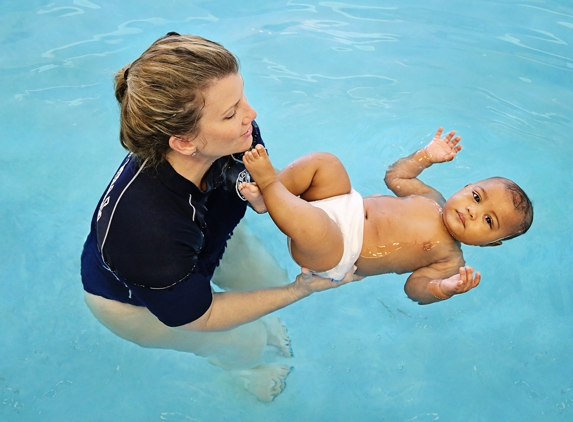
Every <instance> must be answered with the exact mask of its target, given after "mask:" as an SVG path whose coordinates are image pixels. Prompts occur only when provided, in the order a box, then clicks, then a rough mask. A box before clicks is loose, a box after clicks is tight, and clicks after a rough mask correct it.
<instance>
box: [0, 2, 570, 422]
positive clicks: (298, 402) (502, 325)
mask: <svg viewBox="0 0 573 422" xmlns="http://www.w3.org/2000/svg"><path fill="white" fill-rule="evenodd" d="M353 1H354V2H353V3H340V2H328V1H306V2H303V1H296V0H292V1H291V0H283V1H277V0H265V1H261V0H251V1H248V2H231V1H192V0H191V1H190V0H187V1H181V0H173V1H170V2H167V3H164V2H157V1H150V0H142V1H133V0H131V1H123V2H115V1H110V0H103V1H93V2H92V1H89V0H75V1H54V2H49V1H40V0H29V1H26V2H2V3H0V12H1V13H0V16H1V18H0V20H1V22H2V25H1V26H0V28H1V29H0V47H1V51H2V54H1V55H0V63H1V68H0V72H1V76H2V77H1V78H0V90H1V93H2V95H1V96H0V98H1V100H0V107H1V109H0V111H1V115H2V119H1V122H2V131H1V135H0V136H1V139H2V154H1V157H0V161H1V165H0V182H1V183H0V197H1V203H2V206H1V208H0V210H1V214H0V215H1V218H0V230H1V233H2V242H1V244H0V254H1V255H0V256H1V258H0V259H1V261H0V269H1V274H2V275H1V277H2V282H1V283H0V327H1V330H0V333H1V335H0V350H1V355H2V358H1V359H0V420H2V421H16V420H17V421H62V420H72V421H108V420H109V421H111V420H118V421H155V420H157V421H161V420H167V421H322V420H325V421H326V420H329V421H346V420H349V421H350V420H360V421H383V420H384V421H416V422H418V421H434V420H440V421H545V420H547V421H557V420H563V421H568V420H572V419H573V363H572V359H571V347H572V343H571V341H572V340H571V339H572V336H573V311H572V309H573V287H572V284H571V275H570V271H569V268H568V264H569V262H570V260H571V256H572V251H573V248H572V245H571V235H572V234H573V231H572V227H573V225H572V222H571V221H572V219H571V214H572V212H573V197H572V195H571V194H570V193H571V192H572V191H573V186H572V182H571V174H572V172H571V157H572V155H573V142H572V140H571V133H572V116H573V49H572V47H571V46H572V45H573V4H572V3H571V2H570V1H564V0H561V1H557V0H548V1H544V2H540V1H536V0H525V1H486V0H479V1H473V2H452V1H445V0H433V1H422V0H406V1H400V2H397V1H396V2H388V1H374V0H353ZM168 31H178V32H181V33H194V34H198V35H202V36H204V37H206V38H210V39H213V40H216V41H218V42H221V43H222V44H224V45H225V46H226V47H227V48H229V49H230V50H231V51H233V52H234V53H235V54H237V56H238V57H239V58H240V61H241V68H242V74H243V77H244V79H245V92H246V94H247V96H248V99H249V101H250V103H251V104H252V105H253V106H254V107H255V108H256V109H257V110H258V113H259V116H258V118H257V121H258V123H259V125H260V127H261V130H262V134H263V138H264V139H265V142H266V143H267V146H268V147H269V150H270V153H271V156H272V159H273V162H274V164H275V165H276V166H277V167H282V166H284V165H286V164H288V163H289V162H290V161H292V160H293V159H295V158H297V157H299V156H301V155H303V154H305V153H307V152H311V151H316V150H324V151H329V152H332V153H334V154H336V155H337V156H339V157H340V158H341V159H342V161H343V163H344V164H345V166H346V167H347V169H348V172H349V175H350V178H351V180H352V182H353V186H354V188H355V189H357V190H358V191H359V192H360V193H362V194H363V195H369V194H373V193H383V194H388V193H389V192H388V190H387V189H386V188H385V186H384V183H383V177H384V171H385V169H386V167H387V166H388V165H389V164H391V163H392V162H394V161H395V160H396V159H398V158H400V157H401V156H404V155H406V154H409V153H410V152H413V151H414V150H415V149H417V148H419V147H421V146H423V145H424V144H425V143H427V142H429V140H430V139H431V137H432V135H433V133H434V132H435V130H436V129H437V128H438V127H439V126H444V127H445V128H446V130H450V129H456V130H457V131H458V133H459V134H460V135H461V136H462V137H463V140H462V144H463V146H464V149H463V150H462V152H461V153H460V154H459V156H458V157H457V158H456V159H455V160H454V161H453V162H451V163H447V164H442V165H439V166H434V167H432V168H431V169H429V170H427V171H426V172H425V173H424V175H423V180H424V181H425V182H426V183H428V184H430V185H432V186H434V187H436V188H438V189H439V190H440V191H441V192H442V193H443V194H444V196H446V197H447V196H449V195H450V194H452V193H453V192H455V191H456V190H458V189H459V188H461V187H462V186H464V185H465V184H467V183H469V182H472V181H476V180H479V179H482V178H485V177H489V176H494V175H502V176H506V177H508V178H511V179H514V180H515V181H516V182H517V183H519V184H520V185H521V186H522V187H523V188H524V189H525V190H526V192H528V194H529V195H530V197H531V198H532V200H533V202H534V206H535V221H534V224H533V226H532V228H531V230H530V231H529V232H528V233H527V234H526V235H525V236H523V237H520V238H517V239H515V240H511V241H509V242H507V243H506V244H504V245H503V246H501V247H499V248H477V247H465V248H464V254H465V257H466V260H467V262H468V264H470V265H473V266H474V267H475V268H476V269H478V270H480V271H481V272H482V276H483V280H482V283H481V284H480V286H479V287H478V288H477V289H475V290H474V291H472V292H470V293H467V294H465V295H461V296H458V297H455V298H453V299H451V300H448V301H446V302H444V303H440V304H435V305H431V306H419V305H417V304H415V303H413V302H411V301H410V300H409V299H408V298H407V297H406V296H405V294H404V292H403V284H404V281H405V279H406V276H405V275H384V276H377V277H370V278H368V279H366V280H364V281H361V282H359V283H354V284H352V285H348V286H344V287H342V288H340V289H337V290H332V291H328V292H323V293H320V294H316V295H313V296H311V297H309V298H307V299H305V300H303V301H301V302H298V303H296V304H294V305H292V306H290V307H288V308H286V309H283V310H281V311H279V312H277V314H278V315H279V316H281V318H282V319H283V320H284V321H285V323H286V324H287V325H288V327H289V333H290V335H291V337H292V341H293V348H294V352H295V357H294V358H292V359H287V358H280V359H278V361H279V362H280V363H286V364H289V365H292V366H293V367H294V370H293V372H292V373H291V374H290V375H289V377H288V379H287V384H288V386H287V388H286V389H285V391H284V392H283V393H282V394H281V395H280V396H278V397H277V398H276V399H275V400H274V401H273V402H272V403H261V402H258V401H257V400H256V399H254V398H253V397H252V396H250V395H249V394H248V393H246V392H245V391H243V390H242V389H241V388H239V387H237V386H236V385H234V384H233V382H232V381H231V380H230V379H229V378H228V377H227V375H226V374H225V373H224V372H223V371H221V370H220V369H218V368H216V367H214V366H211V365H209V364H208V363H207V362H206V361H205V360H203V359H200V358H197V357H195V356H192V355H187V354H183V353H178V352H172V351H165V350H146V349H141V348H139V347H138V346H135V345H133V344H131V343H128V342H126V341H124V340H121V339H119V338H116V337H115V336H113V335H112V334H111V333H109V332H108V331H107V330H106V329H105V328H104V327H102V326H101V325H100V324H99V323H97V321H96V320H95V319H94V318H93V316H92V315H91V314H90V313H89V311H88V309H87V308H86V306H85V305H84V303H83V298H82V287H81V282H80V277H79V255H80V251H81V246H82V244H83V241H84V238H85V236H86V234H87V231H88V226H89V220H90V218H91V215H92V212H93V209H94V207H95V205H96V203H97V200H98V199H99V196H100V195H101V193H102V191H103V189H104V188H105V186H106V184H107V183H108V181H109V179H110V177H111V176H112V174H113V172H114V170H115V169H116V167H117V166H118V164H119V162H120V160H121V159H122V157H123V156H124V154H125V152H124V151H123V150H122V149H121V147H120V145H119V142H118V107H117V104H116V102H115V99H114V96H113V86H112V75H113V73H114V71H116V70H117V69H119V68H121V67H122V66H124V65H125V64H127V63H128V62H130V61H132V60H134V59H135V58H136V57H138V56H139V54H140V53H141V52H142V51H143V50H144V49H145V48H146V47H147V46H148V45H149V44H151V42H153V41H154V40H155V39H156V38H158V37H159V36H161V35H164V34H165V33H167V32H168ZM246 218H247V222H248V224H249V227H250V229H251V231H253V232H254V233H255V234H256V235H257V236H258V237H260V238H261V239H264V242H265V244H266V245H267V247H268V249H269V251H270V252H271V253H272V254H273V255H275V256H276V258H277V259H278V260H279V262H280V263H281V265H282V266H283V267H284V268H286V269H287V270H288V272H289V275H290V276H291V277H294V276H295V275H296V274H297V268H296V266H295V265H294V263H293V262H292V260H291V259H290V257H289V256H288V252H287V248H286V244H285V238H284V236H283V235H282V234H281V233H280V232H279V231H278V230H277V229H276V228H275V227H274V226H273V224H272V221H271V220H270V218H268V216H258V215H256V214H254V213H252V212H251V213H249V214H248V215H247V217H246Z"/></svg>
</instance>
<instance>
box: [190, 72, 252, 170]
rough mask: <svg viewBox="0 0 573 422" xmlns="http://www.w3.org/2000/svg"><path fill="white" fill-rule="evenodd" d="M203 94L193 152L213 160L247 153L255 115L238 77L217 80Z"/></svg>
mask: <svg viewBox="0 0 573 422" xmlns="http://www.w3.org/2000/svg"><path fill="white" fill-rule="evenodd" d="M203 95H204V97H205V107H204V108H203V116H202V117H201V120H200V121H199V133H198V135H197V137H196V138H195V142H197V141H198V142H197V143H196V146H197V153H199V154H201V155H203V156H205V157H206V158H212V159H214V160H215V159H217V158H220V157H223V156H226V155H230V154H236V153H240V152H245V151H246V150H248V149H249V148H250V146H251V143H252V141H253V136H252V132H253V126H252V124H251V123H252V121H253V120H254V119H255V118H256V117H257V112H256V111H255V110H254V109H253V108H252V107H251V106H250V105H249V103H248V102H247V99H246V98H245V94H244V93H243V78H242V77H241V75H240V74H238V73H235V74H232V75H229V76H227V77H225V78H223V79H220V80H218V81H217V82H215V83H214V84H213V85H211V86H210V87H209V88H208V89H207V90H206V91H205V92H204V93H203Z"/></svg>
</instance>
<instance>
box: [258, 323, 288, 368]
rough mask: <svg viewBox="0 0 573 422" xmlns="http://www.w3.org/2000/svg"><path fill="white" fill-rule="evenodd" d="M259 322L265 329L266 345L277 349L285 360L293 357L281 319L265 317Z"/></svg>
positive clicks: (285, 328)
mask: <svg viewBox="0 0 573 422" xmlns="http://www.w3.org/2000/svg"><path fill="white" fill-rule="evenodd" d="M261 321H262V322H263V324H264V325H265V328H266V329H267V344H269V345H271V346H274V347H276V348H278V349H279V350H280V351H281V353H282V354H283V355H284V356H286V357H287V358H290V357H293V356H294V354H293V351H292V346H291V342H290V337H289V335H288V331H287V327H285V326H284V325H283V323H282V321H281V319H280V318H279V317H277V316H267V317H265V318H262V319H261Z"/></svg>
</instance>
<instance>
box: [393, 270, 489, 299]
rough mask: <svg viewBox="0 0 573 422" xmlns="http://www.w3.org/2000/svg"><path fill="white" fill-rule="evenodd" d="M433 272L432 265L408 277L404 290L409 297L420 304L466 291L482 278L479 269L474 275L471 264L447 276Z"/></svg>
mask: <svg viewBox="0 0 573 422" xmlns="http://www.w3.org/2000/svg"><path fill="white" fill-rule="evenodd" d="M432 273H434V270H433V269H431V268H430V267H425V268H420V269H419V270H416V271H414V272H413V273H412V275H411V276H410V277H408V280H407V281H406V284H405V286H404V291H405V292H406V294H407V295H408V297H409V298H410V299H412V300H413V301H415V302H418V303H419V304H420V305H426V304H429V303H434V302H438V301H441V300H445V299H449V298H451V297H452V296H453V295H459V294H462V293H466V292H468V291H469V290H471V289H473V288H474V287H476V286H477V285H478V284H479V282H480V280H481V275H480V273H479V271H476V272H475V276H474V269H473V268H472V267H469V266H463V267H460V268H459V269H458V272H457V273H456V274H454V275H452V276H450V277H447V276H446V277H445V278H441V277H439V276H438V277H436V276H435V274H432ZM448 274H451V272H449V273H448ZM430 275H431V276H430Z"/></svg>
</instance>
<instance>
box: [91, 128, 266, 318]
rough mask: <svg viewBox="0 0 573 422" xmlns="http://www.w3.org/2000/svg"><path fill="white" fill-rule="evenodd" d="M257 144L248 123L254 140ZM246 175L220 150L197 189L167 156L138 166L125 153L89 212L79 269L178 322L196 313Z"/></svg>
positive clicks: (205, 304)
mask: <svg viewBox="0 0 573 422" xmlns="http://www.w3.org/2000/svg"><path fill="white" fill-rule="evenodd" d="M256 144H262V145H264V144H263V141H262V139H261V136H260V131H259V128H258V126H257V124H256V123H255V122H253V145H256ZM244 180H250V177H249V175H248V173H247V171H246V169H245V166H244V165H243V163H242V162H241V161H240V159H239V160H238V159H235V158H234V157H231V156H229V157H223V158H220V159H219V160H217V161H215V163H213V165H212V166H211V169H210V170H209V172H208V173H207V174H206V176H205V182H206V185H207V188H206V190H205V191H202V190H200V189H199V188H198V187H197V186H195V185H194V184H193V183H192V182H191V181H189V180H187V179H185V178H184V177H183V176H181V175H180V174H178V173H177V172H176V171H175V170H174V169H173V167H171V165H170V164H169V163H168V162H166V161H165V162H163V163H162V164H160V166H159V167H158V168H157V169H155V168H144V169H142V168H141V166H140V163H139V161H138V159H137V158H136V157H135V156H134V155H132V154H130V155H128V156H127V157H126V158H125V160H124V161H123V163H122V164H121V166H120V168H119V169H118V171H117V173H116V174H115V176H114V178H113V179H112V181H111V183H110V184H109V186H108V187H107V189H106V192H105V193H104V195H103V196H102V198H101V199H100V201H99V203H98V206H97V208H96V211H95V213H94V216H93V219H92V223H91V230H90V233H89V235H88V238H87V240H86V242H85V244H84V249H83V252H82V258H81V275H82V282H83V285H84V289H85V291H87V292H88V293H91V294H94V295H98V296H102V297H105V298H107V299H112V300H116V301H119V302H123V303H129V304H132V305H136V306H145V307H146V308H148V309H149V310H150V311H151V312H152V313H153V314H154V315H155V316H156V317H157V318H158V319H159V320H160V321H161V322H163V323H164V324H166V325H168V326H171V327H176V326H180V325H184V324H187V323H189V322H191V321H194V320H196V319H197V318H199V317H200V316H202V315H203V314H204V313H205V312H206V311H207V309H209V307H210V306H211V302H212V300H213V297H212V291H211V283H210V281H211V278H212V276H213V272H214V271H215V268H216V267H217V265H218V264H219V260H220V259H221V257H222V255H223V252H224V250H225V247H226V244H227V240H228V239H229V238H230V237H231V234H232V232H233V230H234V228H235V227H236V225H237V224H238V223H239V221H240V220H241V218H243V216H244V214H245V210H246V206H247V202H246V201H245V200H244V199H243V198H242V196H241V195H240V193H239V191H238V188H237V186H238V184H239V183H240V182H241V181H244Z"/></svg>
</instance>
